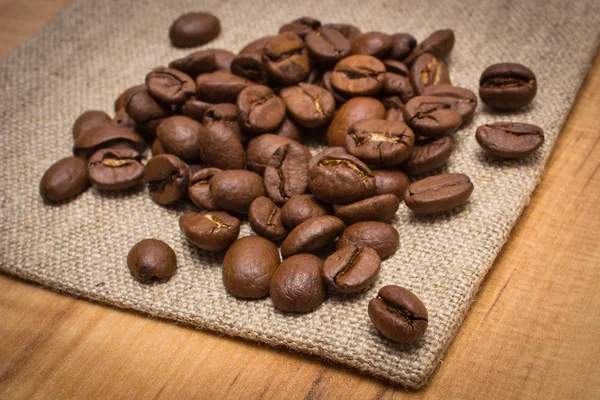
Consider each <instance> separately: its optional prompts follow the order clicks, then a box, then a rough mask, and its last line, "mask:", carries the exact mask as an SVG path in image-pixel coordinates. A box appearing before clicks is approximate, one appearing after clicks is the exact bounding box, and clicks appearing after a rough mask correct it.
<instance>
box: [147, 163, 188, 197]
mask: <svg viewBox="0 0 600 400" xmlns="http://www.w3.org/2000/svg"><path fill="white" fill-rule="evenodd" d="M188 180H189V171H188V167H187V165H186V164H185V163H184V162H183V161H181V159H180V158H179V157H177V156H174V155H172V154H161V155H158V156H156V157H152V158H151V159H150V160H149V161H148V162H147V163H146V166H145V167H144V182H145V183H146V185H148V190H149V191H150V198H151V199H152V200H154V201H155V202H156V203H158V204H171V203H174V202H176V201H177V200H179V199H181V198H182V197H183V196H184V195H185V193H186V192H187V185H188Z"/></svg>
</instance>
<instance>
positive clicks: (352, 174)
mask: <svg viewBox="0 0 600 400" xmlns="http://www.w3.org/2000/svg"><path fill="white" fill-rule="evenodd" d="M308 187H309V189H310V191H311V192H312V193H313V194H314V195H315V196H316V197H317V198H318V199H319V200H321V201H324V202H326V203H331V204H349V203H353V202H355V201H358V200H362V199H364V198H367V197H371V196H373V193H374V191H375V178H374V177H373V174H372V173H371V170H370V169H369V167H367V166H366V165H365V164H364V163H363V162H361V161H360V160H359V159H357V158H356V157H354V156H351V155H349V154H339V155H334V156H329V157H326V158H324V159H322V160H321V161H319V162H318V163H317V165H315V166H314V167H312V168H311V170H310V172H309V181H308Z"/></svg>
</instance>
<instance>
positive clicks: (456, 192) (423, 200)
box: [404, 174, 473, 214]
mask: <svg viewBox="0 0 600 400" xmlns="http://www.w3.org/2000/svg"><path fill="white" fill-rule="evenodd" d="M471 193H473V183H471V180H470V179H469V177H468V176H466V175H464V174H441V175H434V176H430V177H427V178H425V179H421V180H420V181H416V182H413V183H411V184H410V186H408V189H407V191H406V197H405V198H404V203H406V205H407V206H408V208H410V209H411V210H412V211H413V212H414V213H415V214H436V213H440V212H444V211H449V210H452V209H453V208H456V207H458V206H460V205H462V204H464V203H465V202H466V201H467V200H468V199H469V197H470V196H471Z"/></svg>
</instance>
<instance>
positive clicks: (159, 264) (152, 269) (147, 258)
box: [127, 239, 177, 281]
mask: <svg viewBox="0 0 600 400" xmlns="http://www.w3.org/2000/svg"><path fill="white" fill-rule="evenodd" d="M127 266H128V267H129V271H131V274H132V275H133V276H135V277H136V278H138V279H139V280H140V281H148V280H150V279H152V278H156V279H169V278H170V277H172V276H173V275H175V269H176V268H177V256H176V255H175V252H174V251H173V249H172V248H171V247H170V246H169V245H168V244H166V243H165V242H163V241H162V240H158V239H144V240H142V241H139V242H137V243H136V244H135V245H134V246H133V247H132V248H131V250H129V254H127Z"/></svg>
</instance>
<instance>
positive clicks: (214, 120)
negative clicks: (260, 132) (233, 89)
mask: <svg viewBox="0 0 600 400" xmlns="http://www.w3.org/2000/svg"><path fill="white" fill-rule="evenodd" d="M203 123H204V127H205V128H206V129H207V130H209V131H213V130H215V131H222V130H224V129H225V130H230V131H231V132H233V133H234V134H235V136H236V137H237V138H238V139H239V140H240V142H242V144H246V143H248V142H249V141H250V139H251V136H250V135H249V134H247V133H246V132H245V131H242V130H241V128H240V125H239V124H238V116H237V107H236V106H235V104H231V103H220V104H214V105H213V106H211V107H210V108H208V109H207V110H206V112H205V114H204V119H203Z"/></svg>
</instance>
